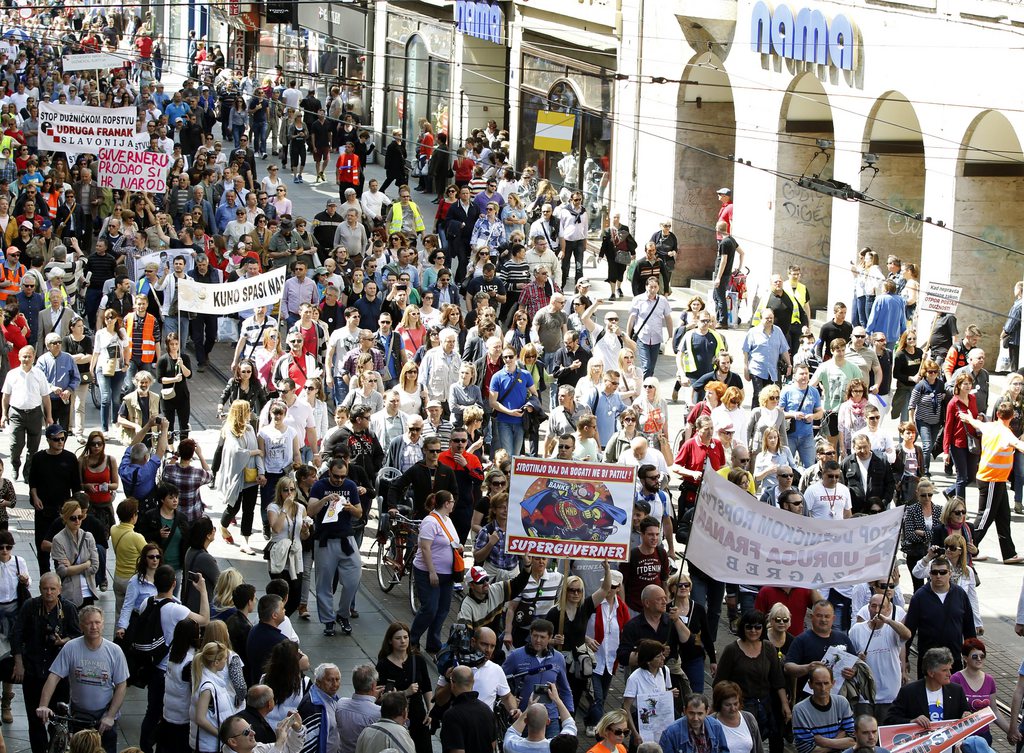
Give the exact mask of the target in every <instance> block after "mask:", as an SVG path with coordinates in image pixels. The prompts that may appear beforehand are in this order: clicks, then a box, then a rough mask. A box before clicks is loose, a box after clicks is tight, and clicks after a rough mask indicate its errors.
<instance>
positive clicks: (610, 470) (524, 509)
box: [505, 458, 636, 561]
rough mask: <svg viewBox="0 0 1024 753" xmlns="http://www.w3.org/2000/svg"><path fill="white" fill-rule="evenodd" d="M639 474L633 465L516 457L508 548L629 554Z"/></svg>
mask: <svg viewBox="0 0 1024 753" xmlns="http://www.w3.org/2000/svg"><path fill="white" fill-rule="evenodd" d="M635 478H636V468H633V467H632V466H622V465H598V464H595V463H574V462H571V461H564V460H539V459H535V458H513V460H512V480H511V482H510V483H509V506H508V507H509V509H508V526H507V529H506V530H507V533H506V543H505V548H506V551H508V553H509V554H535V555H538V556H541V557H555V558H562V557H567V558H571V559H585V560H613V561H622V560H625V559H627V558H628V557H629V532H630V525H631V521H632V517H633V495H634V483H635Z"/></svg>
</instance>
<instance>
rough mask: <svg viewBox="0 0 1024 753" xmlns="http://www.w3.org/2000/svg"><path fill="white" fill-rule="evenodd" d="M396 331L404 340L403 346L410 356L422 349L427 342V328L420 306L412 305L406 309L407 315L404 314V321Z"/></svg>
mask: <svg viewBox="0 0 1024 753" xmlns="http://www.w3.org/2000/svg"><path fill="white" fill-rule="evenodd" d="M396 331H397V332H398V334H399V336H401V338H402V346H403V347H404V348H405V350H406V351H407V352H408V353H409V355H410V356H411V355H413V354H414V353H415V352H416V351H417V350H419V349H420V347H421V346H422V345H423V343H424V342H425V341H426V338H427V328H426V327H425V326H423V319H422V317H421V316H420V307H419V306H417V305H415V304H412V303H410V304H409V305H408V306H406V307H405V313H403V314H402V321H401V322H400V323H399V324H398V328H397V330H396Z"/></svg>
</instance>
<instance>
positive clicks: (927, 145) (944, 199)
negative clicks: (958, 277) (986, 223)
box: [917, 134, 995, 364]
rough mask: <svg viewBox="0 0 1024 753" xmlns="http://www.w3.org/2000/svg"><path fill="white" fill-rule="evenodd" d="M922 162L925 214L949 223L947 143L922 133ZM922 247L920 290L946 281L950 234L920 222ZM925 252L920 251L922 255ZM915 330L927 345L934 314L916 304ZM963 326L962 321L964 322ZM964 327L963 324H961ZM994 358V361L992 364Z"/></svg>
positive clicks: (952, 190) (951, 196)
mask: <svg viewBox="0 0 1024 753" xmlns="http://www.w3.org/2000/svg"><path fill="white" fill-rule="evenodd" d="M923 140H924V164H925V174H926V175H927V176H928V179H927V180H926V181H925V184H924V212H923V214H924V216H926V217H934V218H935V219H937V220H943V221H944V222H945V223H946V224H947V225H948V224H952V222H953V216H954V213H955V211H956V185H957V176H956V170H955V169H954V170H952V171H951V170H950V164H949V159H948V158H943V156H944V155H947V154H948V152H949V144H948V143H947V142H945V141H937V140H936V139H933V138H931V137H930V136H929V135H928V134H924V138H923ZM921 248H922V249H927V258H928V263H927V264H924V263H922V264H921V294H922V295H923V294H924V290H925V289H926V288H927V287H928V285H929V283H931V282H941V283H948V282H949V281H950V279H951V275H952V272H953V234H952V233H951V232H949V231H948V230H946V229H945V228H941V227H938V226H936V225H934V224H931V223H927V222H926V223H923V224H922V226H921ZM921 261H922V262H923V261H924V256H923V252H922V259H921ZM919 300H920V299H919ZM917 312H918V313H917V332H918V338H919V340H920V347H924V348H927V347H928V343H927V342H926V341H925V339H924V336H925V335H927V333H929V332H931V329H932V322H934V321H935V317H936V314H935V313H934V312H931V311H923V310H922V309H921V306H920V303H918V307H917ZM964 326H965V325H964ZM960 329H961V330H963V326H961V328H960ZM994 362H995V361H994V359H993V364H994Z"/></svg>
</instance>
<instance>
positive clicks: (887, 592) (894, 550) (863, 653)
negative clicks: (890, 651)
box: [850, 518, 907, 659]
mask: <svg viewBox="0 0 1024 753" xmlns="http://www.w3.org/2000/svg"><path fill="white" fill-rule="evenodd" d="M906 524H907V521H906V519H905V518H904V520H903V521H901V522H900V534H899V536H897V537H896V541H895V543H894V544H893V547H892V559H891V560H890V561H889V576H888V577H887V578H886V579H885V582H886V583H891V582H892V581H891V580H890V579H891V578H892V573H893V570H894V569H895V568H896V555H897V554H899V551H900V542H901V541H903V527H904V526H905V525H906ZM895 590H896V586H895V585H894V586H893V587H892V588H886V589H885V591H884V592H883V593H882V604H881V607H880V609H879V614H881V612H882V610H884V609H885V600H886V599H888V600H889V601H890V602H892V608H893V617H895V616H896V614H895V610H896V602H894V601H893V600H892V592H893V591H895ZM869 614H870V613H869ZM850 616H851V618H852V617H853V616H854V615H850ZM877 632H879V631H878V630H872V631H871V632H870V633H868V641H867V643H865V644H864V650H863V651H861V653H860V657H861V658H862V659H863V658H866V657H867V655H868V649H869V648H871V639H872V638H874V637H875V633H877Z"/></svg>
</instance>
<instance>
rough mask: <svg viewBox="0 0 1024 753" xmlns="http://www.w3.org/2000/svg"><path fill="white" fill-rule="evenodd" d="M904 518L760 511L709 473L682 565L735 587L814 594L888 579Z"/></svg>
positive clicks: (897, 513) (897, 514)
mask: <svg viewBox="0 0 1024 753" xmlns="http://www.w3.org/2000/svg"><path fill="white" fill-rule="evenodd" d="M904 510H905V508H904V507H897V508H895V509H893V510H887V511H886V512H881V513H878V514H877V515H867V516H865V517H862V518H850V519H849V520H832V519H831V518H829V519H817V518H805V517H803V516H801V515H795V514H793V513H791V512H788V511H786V510H779V509H777V508H775V507H772V506H771V505H766V504H765V503H763V502H761V501H759V500H757V499H755V498H754V497H752V496H751V495H749V494H747V493H746V492H745V491H744V490H742V489H740V488H739V487H737V486H735V485H733V484H730V483H729V482H728V481H727V480H726V479H724V478H722V477H721V476H720V475H718V474H717V473H715V472H714V471H712V470H711V468H710V466H707V467H706V469H705V471H704V481H703V483H701V487H700V492H699V493H698V494H697V506H696V509H695V510H694V514H693V527H692V529H691V531H690V541H689V543H688V544H687V546H686V559H687V560H689V561H690V562H691V563H692V564H693V565H696V566H697V567H699V568H700V569H701V570H703V571H704V572H705V573H706V574H707V575H708V576H709V577H711V578H713V579H715V580H719V581H722V582H723V583H736V584H738V585H757V586H760V585H765V584H770V585H773V586H779V587H781V588H797V587H799V588H818V587H820V586H827V585H831V586H842V585H851V586H852V585H856V584H858V583H865V582H867V581H871V580H877V579H888V578H889V574H890V569H891V567H892V558H893V552H894V548H895V547H896V546H897V544H898V543H899V534H900V525H901V524H902V522H903V513H904Z"/></svg>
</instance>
